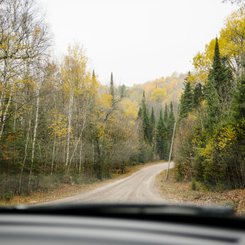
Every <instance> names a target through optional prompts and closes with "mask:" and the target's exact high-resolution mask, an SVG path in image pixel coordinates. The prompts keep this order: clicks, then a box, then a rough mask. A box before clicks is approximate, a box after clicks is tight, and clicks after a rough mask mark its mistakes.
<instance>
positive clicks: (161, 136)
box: [156, 109, 168, 159]
mask: <svg viewBox="0 0 245 245" xmlns="http://www.w3.org/2000/svg"><path fill="white" fill-rule="evenodd" d="M162 114H163V113H162V109H161V110H160V116H159V120H158V123H157V130H156V150H157V153H158V155H159V158H160V159H167V154H168V153H167V130H166V127H165V125H164V121H163V115H162Z"/></svg>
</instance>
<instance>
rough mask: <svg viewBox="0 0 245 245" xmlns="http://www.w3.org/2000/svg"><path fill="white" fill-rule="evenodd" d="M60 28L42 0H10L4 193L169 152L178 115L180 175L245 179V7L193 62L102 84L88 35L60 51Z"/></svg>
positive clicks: (81, 179) (1, 37)
mask: <svg viewBox="0 0 245 245" xmlns="http://www.w3.org/2000/svg"><path fill="white" fill-rule="evenodd" d="M51 36H52V35H51V34H50V31H49V28H48V25H47V24H46V22H45V19H44V18H43V16H41V14H40V12H39V10H38V7H37V6H36V5H35V3H34V2H33V1H31V0H2V1H1V0H0V198H11V197H12V196H14V195H26V194H29V193H31V192H33V191H36V190H48V189H50V188H53V187H55V186H57V185H59V184H60V183H71V184H72V183H87V182H92V181H96V180H102V179H105V178H111V177H112V176H113V174H120V173H124V172H125V171H126V170H127V167H129V166H132V165H136V164H142V163H146V162H151V161H156V160H168V158H169V151H170V145H171V139H172V136H173V128H174V125H175V123H176V124H177V130H176V135H175V141H174V152H173V160H174V162H175V163H176V178H177V180H179V181H182V180H188V181H189V180H191V181H192V182H193V186H195V185H198V184H199V183H200V184H204V185H206V186H208V187H210V188H211V189H212V188H238V187H244V186H245V182H244V181H245V163H244V152H245V150H244V123H245V121H244V110H245V109H244V97H245V96H244V79H245V73H244V72H245V71H244V70H245V68H244V67H245V57H244V53H245V45H244V38H245V17H244V9H242V8H241V9H239V10H238V11H236V12H234V13H233V14H232V15H231V16H230V17H228V19H227V21H226V23H225V26H224V28H223V29H222V30H221V32H220V36H219V37H217V38H216V39H214V40H211V41H210V43H209V44H207V45H206V47H205V51H204V52H200V53H198V54H197V55H196V56H195V57H194V58H193V65H194V67H195V69H194V70H193V71H191V72H189V73H188V74H187V73H186V74H177V73H173V74H172V75H171V76H168V77H160V78H157V79H155V80H152V81H148V82H146V83H144V84H137V85H134V86H132V87H127V86H125V85H119V84H117V81H114V77H113V72H112V73H111V74H108V84H106V85H105V84H101V83H100V81H99V79H98V74H96V71H94V70H90V69H89V68H88V57H87V56H86V53H85V51H84V49H83V48H81V46H80V45H79V44H74V45H70V46H69V47H68V48H67V51H66V54H65V55H64V56H63V57H62V58H61V59H59V60H57V59H56V57H53V56H52V55H51V53H52V52H51V51H50V50H51V47H52V45H53V43H52V38H51ZM182 90H183V92H182Z"/></svg>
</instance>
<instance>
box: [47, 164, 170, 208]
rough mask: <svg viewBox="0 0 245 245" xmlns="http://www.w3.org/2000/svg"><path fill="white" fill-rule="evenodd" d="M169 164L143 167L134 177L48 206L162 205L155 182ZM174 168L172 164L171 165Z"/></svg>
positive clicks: (131, 176)
mask: <svg viewBox="0 0 245 245" xmlns="http://www.w3.org/2000/svg"><path fill="white" fill-rule="evenodd" d="M167 166H168V163H166V162H163V163H158V164H154V165H150V166H147V167H143V168H142V169H140V170H139V171H137V172H135V173H133V174H132V175H130V176H128V177H125V178H123V179H120V180H115V181H113V182H111V183H109V184H105V185H104V186H102V187H99V188H97V189H95V190H92V191H88V192H83V193H81V194H78V195H75V196H71V197H67V198H64V199H60V200H56V201H52V202H48V203H46V204H64V203H110V202H113V203H156V202H157V203H161V202H164V199H162V198H161V196H160V195H159V193H158V192H157V190H156V188H155V187H154V181H155V177H156V175H157V174H159V173H160V172H161V171H162V170H164V169H167ZM171 166H172V164H171Z"/></svg>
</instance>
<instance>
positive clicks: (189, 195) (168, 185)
mask: <svg viewBox="0 0 245 245" xmlns="http://www.w3.org/2000/svg"><path fill="white" fill-rule="evenodd" d="M155 184H156V187H157V188H158V189H159V191H160V193H161V195H162V196H163V197H164V198H165V199H167V200H168V201H169V202H172V203H188V204H195V205H205V206H207V205H209V206H210V205H218V206H231V207H233V208H234V209H235V210H236V213H237V214H239V215H245V189H236V190H226V191H222V192H212V191H208V190H207V189H205V188H204V187H203V186H202V185H200V184H199V183H195V184H194V186H193V183H191V182H177V181H176V180H175V178H174V169H171V170H170V175H169V178H168V180H166V171H163V172H161V173H160V174H159V175H158V176H157V178H156V183H155ZM193 189H195V190H193Z"/></svg>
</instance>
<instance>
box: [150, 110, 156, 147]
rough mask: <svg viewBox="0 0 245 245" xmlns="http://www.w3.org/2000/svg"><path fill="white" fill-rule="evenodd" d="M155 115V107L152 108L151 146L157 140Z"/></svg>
mask: <svg viewBox="0 0 245 245" xmlns="http://www.w3.org/2000/svg"><path fill="white" fill-rule="evenodd" d="M155 124H156V121H155V114H154V109H153V107H152V108H151V117H150V142H151V144H152V143H153V142H154V138H155Z"/></svg>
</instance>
